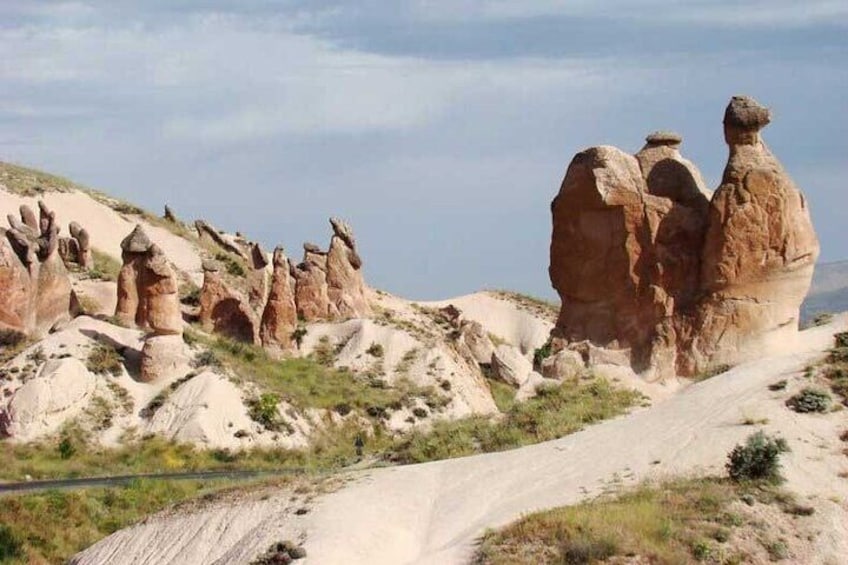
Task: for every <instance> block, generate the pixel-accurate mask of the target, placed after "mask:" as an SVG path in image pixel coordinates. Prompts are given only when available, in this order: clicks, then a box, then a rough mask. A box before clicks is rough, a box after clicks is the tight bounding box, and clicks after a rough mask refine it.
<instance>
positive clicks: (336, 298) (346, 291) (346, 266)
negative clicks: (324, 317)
mask: <svg viewBox="0 0 848 565" xmlns="http://www.w3.org/2000/svg"><path fill="white" fill-rule="evenodd" d="M330 225H332V226H333V237H332V239H331V240H330V250H329V251H328V252H327V296H328V298H329V299H330V317H331V318H333V319H338V318H361V317H363V316H366V315H368V314H370V313H371V307H370V306H369V305H368V300H367V299H366V298H365V281H364V279H363V277H362V271H361V269H362V259H361V258H360V257H359V254H358V253H357V252H356V241H355V240H354V237H353V230H352V229H351V227H350V225H348V224H347V223H346V222H344V221H342V220H340V219H338V218H331V219H330Z"/></svg>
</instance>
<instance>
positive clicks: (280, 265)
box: [260, 247, 297, 351]
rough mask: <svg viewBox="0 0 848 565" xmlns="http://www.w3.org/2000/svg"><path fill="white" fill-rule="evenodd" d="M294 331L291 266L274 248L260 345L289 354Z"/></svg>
mask: <svg viewBox="0 0 848 565" xmlns="http://www.w3.org/2000/svg"><path fill="white" fill-rule="evenodd" d="M296 327H297V307H296V306H295V295H294V284H293V281H292V276H291V265H290V264H289V260H288V258H287V257H286V254H285V251H284V250H283V248H282V247H277V248H276V249H275V250H274V273H273V275H272V279H271V292H270V294H269V295H268V303H267V304H266V305H265V310H264V312H263V313H262V325H261V327H260V337H261V338H262V345H263V346H265V347H266V348H268V349H271V350H280V351H290V350H291V349H293V346H294V341H293V340H292V334H293V332H294V330H295V328H296Z"/></svg>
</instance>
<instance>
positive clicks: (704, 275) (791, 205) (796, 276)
mask: <svg viewBox="0 0 848 565" xmlns="http://www.w3.org/2000/svg"><path fill="white" fill-rule="evenodd" d="M768 119H769V117H768V111H767V110H766V109H765V108H763V107H762V106H759V105H758V104H757V103H756V102H754V101H753V100H752V99H750V98H746V97H735V98H734V99H733V100H732V101H731V103H730V105H729V106H728V109H727V113H726V115H725V137H726V139H727V142H728V144H729V145H730V158H729V161H728V165H727V168H726V170H725V174H724V178H723V181H722V185H721V186H720V187H719V189H718V190H717V191H716V192H715V194H714V195H712V196H711V195H710V192H709V191H708V190H707V189H706V188H705V187H704V183H703V180H702V177H701V174H700V173H699V172H698V170H697V168H696V167H695V166H694V165H693V164H692V163H691V162H689V161H688V160H686V159H684V158H683V157H682V156H681V155H680V151H679V147H680V143H681V141H682V139H681V138H680V136H678V135H676V134H673V133H670V132H657V133H654V134H651V135H650V136H648V138H647V143H646V145H645V146H644V147H643V148H642V149H641V150H640V151H639V153H638V154H637V155H636V156H635V157H634V156H631V155H627V154H626V153H624V152H622V151H620V150H618V149H616V148H614V147H608V146H601V147H593V148H590V149H587V150H585V151H583V152H581V153H579V154H577V155H576V156H575V158H574V159H573V160H572V162H571V164H570V165H569V167H568V171H567V173H566V176H565V179H564V180H563V183H562V186H561V188H560V191H559V194H558V195H557V197H556V198H555V199H554V201H553V203H552V205H551V208H552V214H553V234H552V241H551V257H550V258H551V262H550V267H549V273H550V277H551V282H552V283H553V286H554V288H555V289H556V290H557V292H558V293H559V295H560V297H561V299H562V308H561V311H560V315H559V319H558V321H557V325H556V328H555V330H554V337H555V338H556V339H555V340H554V343H556V344H558V347H559V348H560V349H562V348H563V347H565V346H566V345H567V344H568V343H573V342H580V341H584V340H585V341H587V342H588V343H590V344H592V345H594V346H601V347H604V348H610V349H613V350H618V351H628V352H629V355H630V363H631V364H632V366H633V368H634V369H636V370H637V371H647V370H651V371H653V372H654V373H655V374H656V375H657V376H667V375H673V374H675V373H680V374H684V375H692V374H695V373H697V372H698V371H701V370H703V369H704V368H706V367H707V366H709V365H711V364H714V363H725V362H730V360H734V361H735V360H740V359H741V358H743V357H744V356H745V355H751V354H756V353H755V352H754V351H755V349H756V348H752V347H749V346H751V345H752V344H753V343H754V342H757V343H760V342H762V341H763V338H764V337H766V336H771V337H770V338H769V339H771V338H772V337H774V338H777V337H778V334H785V333H787V332H794V331H796V330H797V322H798V308H799V306H800V303H801V300H802V298H803V296H804V294H805V293H806V290H807V288H808V286H809V283H810V277H811V274H812V266H813V263H814V262H815V258H816V257H817V255H818V243H817V240H816V237H815V233H814V232H813V229H812V225H811V223H810V219H809V211H808V209H807V207H806V203H805V201H804V199H803V196H801V194H800V193H799V192H798V190H797V189H796V188H795V186H794V184H793V183H792V181H791V180H790V179H789V177H788V176H787V175H786V173H785V172H784V171H783V169H782V168H781V166H780V164H779V163H778V162H777V160H776V159H775V158H774V157H773V156H772V155H771V153H770V152H769V151H768V149H767V148H766V147H765V144H763V142H762V140H761V139H760V137H759V133H758V132H759V130H760V129H761V128H762V127H763V126H764V125H765V124H767V123H768ZM778 330H780V331H778ZM772 341H774V339H772Z"/></svg>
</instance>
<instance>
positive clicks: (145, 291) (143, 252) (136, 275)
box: [115, 225, 183, 382]
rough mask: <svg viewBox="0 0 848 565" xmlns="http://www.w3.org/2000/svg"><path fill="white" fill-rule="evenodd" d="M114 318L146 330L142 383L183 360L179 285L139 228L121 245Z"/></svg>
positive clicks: (165, 371)
mask: <svg viewBox="0 0 848 565" xmlns="http://www.w3.org/2000/svg"><path fill="white" fill-rule="evenodd" d="M121 250H122V253H121V258H122V259H123V266H122V267H121V272H120V274H119V275H118V304H117V307H116V309H115V316H116V317H117V318H118V319H119V320H121V321H122V322H123V323H124V324H126V325H136V326H138V327H139V328H142V329H144V330H146V331H147V335H146V337H145V342H144V347H143V348H142V351H141V380H142V381H145V382H149V381H153V380H156V379H159V378H162V377H164V376H167V375H169V374H170V372H171V371H172V370H173V369H174V368H176V367H177V365H178V363H179V361H180V360H181V358H182V351H183V342H182V333H183V322H182V314H181V312H180V299H179V282H178V280H177V276H176V274H175V273H174V270H173V268H172V267H171V265H170V263H169V262H168V259H167V257H165V254H164V253H163V252H162V250H161V249H160V248H159V246H157V245H156V244H154V243H152V242H151V241H150V238H149V237H147V234H146V233H145V232H144V230H143V229H142V227H141V226H140V225H137V226H136V227H135V229H134V230H133V231H132V232H131V233H130V234H129V235H128V236H127V237H126V238H124V240H123V241H122V242H121Z"/></svg>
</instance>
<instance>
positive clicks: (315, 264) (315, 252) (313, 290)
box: [292, 243, 330, 322]
mask: <svg viewBox="0 0 848 565" xmlns="http://www.w3.org/2000/svg"><path fill="white" fill-rule="evenodd" d="M292 274H293V276H294V280H295V302H296V304H297V315H298V317H300V318H301V319H303V320H304V321H306V322H314V321H316V320H326V319H327V318H329V315H330V298H329V296H328V294H327V254H326V253H324V252H322V251H321V249H320V248H319V247H318V246H317V245H315V244H312V243H304V244H303V261H302V262H301V263H300V264H298V265H297V266H296V267H295V268H294V270H293V271H292Z"/></svg>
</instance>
